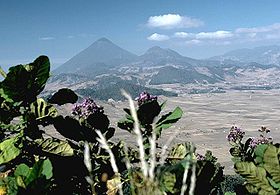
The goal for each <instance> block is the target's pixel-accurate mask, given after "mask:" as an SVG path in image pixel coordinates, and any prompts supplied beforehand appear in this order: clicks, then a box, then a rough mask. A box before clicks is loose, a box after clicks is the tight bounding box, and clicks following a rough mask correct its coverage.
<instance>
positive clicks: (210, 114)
mask: <svg viewBox="0 0 280 195" xmlns="http://www.w3.org/2000/svg"><path fill="white" fill-rule="evenodd" d="M159 100H160V101H164V100H167V105H166V108H165V111H166V112H168V111H170V110H171V109H174V108H175V107H176V106H180V107H181V108H182V109H183V111H184V115H183V117H182V119H181V120H180V121H179V122H178V123H177V124H176V126H173V127H172V128H170V129H167V130H165V131H163V135H162V137H161V139H160V143H161V144H164V143H166V141H167V140H168V139H170V137H171V139H172V140H173V141H172V143H171V145H172V144H174V143H178V142H185V141H192V142H193V143H195V145H196V148H197V152H198V153H200V154H204V153H205V151H206V150H211V151H212V152H213V153H214V155H215V156H216V157H217V158H218V160H219V162H220V163H221V164H222V165H224V166H225V173H227V174H233V173H234V170H233V163H232V162H231V156H230V154H229V152H228V150H229V148H230V146H229V144H228V142H227V140H226V136H227V134H228V131H229V130H230V128H231V126H233V125H235V126H238V127H241V128H242V129H243V130H245V131H246V137H251V136H257V135H258V134H259V132H258V129H259V128H260V127H261V126H266V127H267V128H269V129H270V130H271V133H270V136H272V137H273V139H274V142H278V143H279V142H280V101H279V100H280V90H257V91H227V92H226V93H219V94H195V95H189V94H187V95H182V96H180V97H172V98H166V97H160V98H159ZM98 104H100V105H102V106H104V110H105V113H106V114H107V115H108V116H109V118H110V120H111V125H112V126H116V122H117V121H118V120H119V119H121V118H122V117H124V115H125V113H124V112H122V109H123V108H125V107H128V105H127V102H114V103H110V104H109V103H107V102H106V103H105V102H98ZM61 109H62V110H64V109H67V110H68V109H70V105H68V107H65V108H61ZM116 139H117V140H118V139H123V140H125V141H126V142H129V143H135V140H134V137H133V136H131V134H129V133H127V132H125V131H122V130H117V131H116ZM170 147H171V146H170Z"/></svg>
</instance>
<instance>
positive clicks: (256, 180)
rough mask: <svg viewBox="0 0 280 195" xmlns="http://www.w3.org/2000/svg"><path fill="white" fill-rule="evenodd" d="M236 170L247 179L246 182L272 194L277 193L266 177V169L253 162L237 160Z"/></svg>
mask: <svg viewBox="0 0 280 195" xmlns="http://www.w3.org/2000/svg"><path fill="white" fill-rule="evenodd" d="M235 169H236V172H237V173H239V174H240V175H241V176H243V177H244V178H245V179H246V182H247V183H249V184H251V185H253V186H255V187H257V188H258V189H262V190H264V191H267V192H271V194H276V191H275V190H274V189H273V188H272V187H271V186H270V184H269V181H268V180H267V178H266V171H265V169H264V168H262V167H257V166H256V165H255V164H254V163H253V162H237V163H236V164H235Z"/></svg>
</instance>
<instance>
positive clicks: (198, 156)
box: [195, 153, 205, 160]
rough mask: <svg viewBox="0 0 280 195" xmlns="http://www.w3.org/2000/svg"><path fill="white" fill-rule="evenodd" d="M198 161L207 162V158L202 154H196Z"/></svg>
mask: <svg viewBox="0 0 280 195" xmlns="http://www.w3.org/2000/svg"><path fill="white" fill-rule="evenodd" d="M195 157H196V160H205V156H203V155H202V154H199V153H196V154H195Z"/></svg>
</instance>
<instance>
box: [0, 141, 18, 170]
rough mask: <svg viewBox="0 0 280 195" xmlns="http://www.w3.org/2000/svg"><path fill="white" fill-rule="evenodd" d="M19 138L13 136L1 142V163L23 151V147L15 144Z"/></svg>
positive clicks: (8, 160)
mask: <svg viewBox="0 0 280 195" xmlns="http://www.w3.org/2000/svg"><path fill="white" fill-rule="evenodd" d="M17 140H18V138H17V137H12V138H9V139H7V140H5V141H3V142H1V143H0V165H1V164H3V163H7V162H10V161H11V160H13V159H15V158H16V157H17V156H18V155H19V154H20V153H21V149H20V148H18V147H16V146H15V144H16V142H17Z"/></svg>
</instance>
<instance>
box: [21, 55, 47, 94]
mask: <svg viewBox="0 0 280 195" xmlns="http://www.w3.org/2000/svg"><path fill="white" fill-rule="evenodd" d="M25 68H26V70H27V71H28V72H30V73H31V78H32V80H33V82H34V83H33V88H34V90H36V93H37V95H38V94H39V93H40V92H41V91H43V89H44V87H45V84H46V82H47V80H48V78H49V76H50V61H49V58H48V57H47V56H39V57H38V58H37V59H36V60H35V61H34V62H32V63H30V64H27V65H25Z"/></svg>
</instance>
